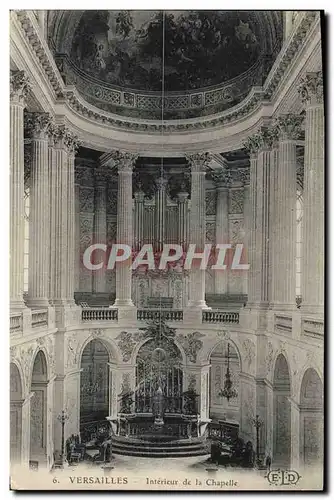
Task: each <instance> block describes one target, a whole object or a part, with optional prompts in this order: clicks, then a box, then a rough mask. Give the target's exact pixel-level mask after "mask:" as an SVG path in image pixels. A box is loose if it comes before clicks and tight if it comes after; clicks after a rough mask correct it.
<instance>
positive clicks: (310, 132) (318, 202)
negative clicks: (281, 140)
mask: <svg viewBox="0 0 334 500" xmlns="http://www.w3.org/2000/svg"><path fill="white" fill-rule="evenodd" d="M299 92H300V95H301V97H302V100H303V102H304V103H305V109H306V117H305V166H304V214H303V233H304V234H303V267H302V269H303V273H302V306H301V307H302V311H303V312H305V313H311V314H312V313H314V314H323V311H324V106H323V81H322V72H317V73H309V74H307V75H306V78H305V79H304V80H303V81H302V83H301V86H300V89H299Z"/></svg>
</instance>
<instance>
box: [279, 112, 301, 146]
mask: <svg viewBox="0 0 334 500" xmlns="http://www.w3.org/2000/svg"><path fill="white" fill-rule="evenodd" d="M303 121H304V117H303V116H301V115H295V114H292V113H288V114H286V115H280V116H279V117H278V118H277V119H276V122H275V127H276V128H277V133H278V136H279V139H280V140H298V139H300V135H301V132H302V123H303Z"/></svg>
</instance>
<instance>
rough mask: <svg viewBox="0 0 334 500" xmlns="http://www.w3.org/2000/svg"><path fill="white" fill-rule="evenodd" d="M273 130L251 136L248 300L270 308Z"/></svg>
mask: <svg viewBox="0 0 334 500" xmlns="http://www.w3.org/2000/svg"><path fill="white" fill-rule="evenodd" d="M272 141H273V137H272V130H271V129H269V128H263V129H262V130H261V131H260V133H258V134H255V135H254V136H252V137H250V138H249V139H248V141H247V142H246V143H245V147H246V148H247V150H248V151H249V153H250V204H251V221H250V227H251V231H250V255H249V257H250V258H249V264H250V272H249V294H248V304H249V305H256V306H257V307H258V308H266V307H267V306H268V302H269V290H270V283H269V278H270V275H269V255H270V252H269V242H270V238H269V214H270V198H269V196H270V189H269V185H270V170H271V168H270V167H271V149H272Z"/></svg>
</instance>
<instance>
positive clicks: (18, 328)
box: [9, 312, 23, 333]
mask: <svg viewBox="0 0 334 500" xmlns="http://www.w3.org/2000/svg"><path fill="white" fill-rule="evenodd" d="M22 328H23V317H22V313H21V312H17V313H11V315H10V319H9V329H10V333H17V332H22Z"/></svg>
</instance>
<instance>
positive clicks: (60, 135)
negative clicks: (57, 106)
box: [52, 125, 81, 154]
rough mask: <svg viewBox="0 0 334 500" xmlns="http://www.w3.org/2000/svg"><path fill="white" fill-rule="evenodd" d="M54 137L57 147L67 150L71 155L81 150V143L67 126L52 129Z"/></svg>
mask: <svg viewBox="0 0 334 500" xmlns="http://www.w3.org/2000/svg"><path fill="white" fill-rule="evenodd" d="M52 135H53V139H54V142H55V146H57V147H59V148H64V149H67V152H68V153H69V154H75V153H76V151H77V150H78V149H79V146H80V144H81V142H80V141H79V139H78V137H77V136H76V135H74V134H73V132H72V131H71V130H70V129H69V128H67V127H66V126H65V125H56V126H55V127H54V129H52Z"/></svg>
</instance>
